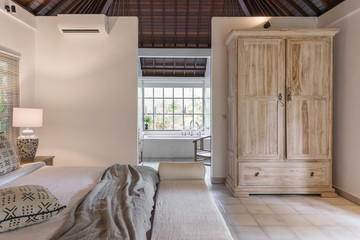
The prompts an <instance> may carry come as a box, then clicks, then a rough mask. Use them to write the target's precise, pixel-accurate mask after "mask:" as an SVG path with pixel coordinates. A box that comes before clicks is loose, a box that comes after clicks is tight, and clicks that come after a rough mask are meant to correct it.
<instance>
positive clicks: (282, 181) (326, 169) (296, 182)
mask: <svg viewBox="0 0 360 240" xmlns="http://www.w3.org/2000/svg"><path fill="white" fill-rule="evenodd" d="M330 169H331V168H330V163H328V162H317V163H306V162H305V163H239V173H240V175H239V183H240V185H243V186H324V185H329V184H330ZM241 183H243V184H241Z"/></svg>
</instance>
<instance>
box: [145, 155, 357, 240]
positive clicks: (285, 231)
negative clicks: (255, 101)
mask: <svg viewBox="0 0 360 240" xmlns="http://www.w3.org/2000/svg"><path fill="white" fill-rule="evenodd" d="M145 165H150V166H152V167H154V168H157V166H158V163H153V162H152V163H145ZM207 172H208V171H207ZM209 180H210V179H209V175H208V174H207V178H206V183H207V185H208V188H209V190H210V193H211V194H212V196H213V198H214V200H215V203H216V205H217V206H218V208H219V210H220V212H221V213H222V215H223V217H224V219H225V222H226V223H227V225H228V227H229V229H230V231H231V233H232V235H233V238H234V240H243V239H244V240H245V239H246V240H253V239H254V240H255V239H256V240H262V239H265V240H269V239H270V240H272V239H274V240H293V239H294V240H295V239H296V240H305V239H306V240H322V239H331V240H335V239H336V240H337V239H339V240H352V239H359V240H360V206H358V205H356V204H354V203H352V202H350V201H348V200H346V199H344V198H342V197H337V198H321V197H319V196H311V195H254V196H250V197H249V198H234V197H232V195H231V193H230V192H229V191H228V190H227V188H226V186H225V185H224V184H211V183H210V181H209Z"/></svg>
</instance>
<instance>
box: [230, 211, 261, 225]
mask: <svg viewBox="0 0 360 240" xmlns="http://www.w3.org/2000/svg"><path fill="white" fill-rule="evenodd" d="M227 215H228V216H229V219H230V222H231V225H233V226H257V225H258V224H257V222H256V221H255V219H254V218H253V217H252V216H251V214H248V213H237V214H227Z"/></svg>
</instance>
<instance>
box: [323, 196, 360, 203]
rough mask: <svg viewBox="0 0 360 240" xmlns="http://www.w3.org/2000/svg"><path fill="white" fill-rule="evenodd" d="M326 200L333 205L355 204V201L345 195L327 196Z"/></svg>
mask: <svg viewBox="0 0 360 240" xmlns="http://www.w3.org/2000/svg"><path fill="white" fill-rule="evenodd" d="M325 201H326V202H328V203H330V204H333V205H355V203H353V202H350V201H349V200H347V199H345V198H343V197H336V198H325Z"/></svg>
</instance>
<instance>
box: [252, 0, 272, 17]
mask: <svg viewBox="0 0 360 240" xmlns="http://www.w3.org/2000/svg"><path fill="white" fill-rule="evenodd" d="M253 2H254V3H255V5H256V6H257V8H258V10H259V12H260V14H261V15H262V16H268V15H269V14H268V13H267V10H266V9H265V8H263V6H262V5H261V4H260V3H259V1H258V0H253Z"/></svg>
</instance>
